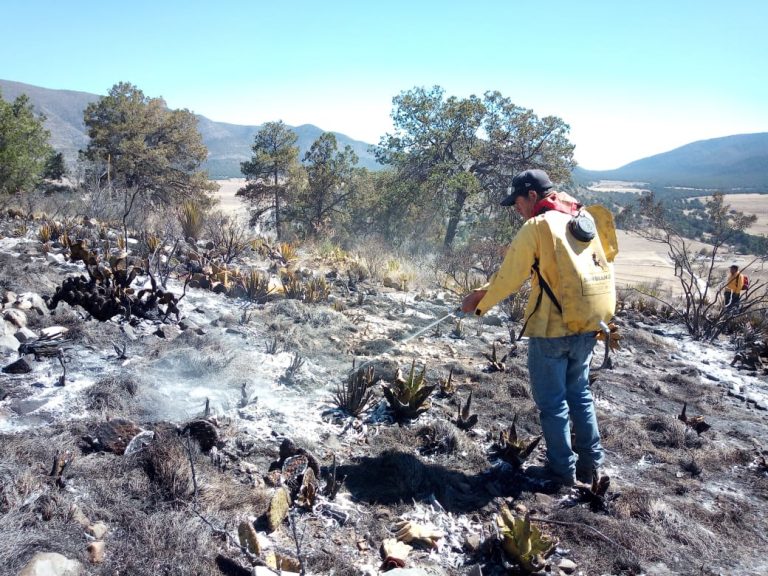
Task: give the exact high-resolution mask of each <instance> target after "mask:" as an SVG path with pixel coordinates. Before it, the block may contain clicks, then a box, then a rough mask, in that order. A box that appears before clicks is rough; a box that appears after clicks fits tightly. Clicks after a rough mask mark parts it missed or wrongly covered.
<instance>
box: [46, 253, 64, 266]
mask: <svg viewBox="0 0 768 576" xmlns="http://www.w3.org/2000/svg"><path fill="white" fill-rule="evenodd" d="M45 260H46V261H47V262H48V264H64V262H65V259H64V254H57V253H56V252H46V254H45Z"/></svg>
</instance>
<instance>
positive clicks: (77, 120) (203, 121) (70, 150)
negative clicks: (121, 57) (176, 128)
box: [0, 80, 381, 178]
mask: <svg viewBox="0 0 768 576" xmlns="http://www.w3.org/2000/svg"><path fill="white" fill-rule="evenodd" d="M0 94H2V97H3V99H4V100H8V101H11V100H14V99H15V98H16V97H17V96H19V95H21V94H26V95H27V96H28V97H29V100H30V102H31V103H32V104H33V105H34V107H35V110H36V111H37V112H40V113H42V114H44V115H45V117H46V121H45V126H46V128H47V129H48V130H49V131H50V133H51V139H50V143H51V146H53V147H54V148H55V149H56V150H57V151H59V152H62V153H63V154H64V158H65V159H66V160H67V162H70V163H71V162H74V161H75V159H76V158H77V152H78V150H81V149H84V148H85V147H86V146H87V145H88V134H87V131H86V128H85V124H84V122H83V111H84V110H85V108H86V106H88V104H90V103H91V102H95V101H96V100H98V99H99V98H101V96H100V95H98V94H91V93H88V92H77V91H74V90H53V89H50V88H41V87H39V86H32V85H30V84H23V83H21V82H12V81H10V80H0ZM196 116H197V120H198V129H199V130H200V134H201V135H202V137H203V143H204V144H205V145H206V147H207V148H208V161H207V163H206V166H205V168H206V169H207V170H208V173H209V175H210V176H211V178H238V177H242V174H241V173H240V162H243V161H244V160H248V159H249V158H250V157H251V155H252V152H251V145H252V144H253V137H254V135H255V134H256V133H257V132H258V131H259V129H260V128H261V126H244V125H238V124H228V123H226V122H215V121H213V120H211V119H209V118H206V117H205V116H201V115H199V114H197V115H196ZM289 128H291V129H292V130H293V131H294V132H295V133H296V135H297V137H298V140H297V145H298V147H299V155H300V157H303V156H304V153H305V152H306V151H307V150H309V148H310V147H311V146H312V143H313V142H314V141H315V140H317V138H318V137H319V136H320V135H321V134H322V133H323V132H325V130H322V129H321V128H318V127H317V126H313V125H312V124H302V125H301V126H289ZM333 134H334V135H335V136H336V140H337V142H338V145H339V148H340V149H342V148H344V146H347V145H349V146H351V147H352V150H354V152H355V154H357V156H358V158H359V164H358V165H359V166H362V167H365V168H370V169H377V168H381V166H380V165H379V164H378V163H377V162H376V159H375V158H374V156H373V154H372V153H371V151H370V148H371V145H370V144H368V143H366V142H361V141H360V140H353V139H352V138H350V137H349V136H346V135H344V134H340V133H338V132H334V133H333Z"/></svg>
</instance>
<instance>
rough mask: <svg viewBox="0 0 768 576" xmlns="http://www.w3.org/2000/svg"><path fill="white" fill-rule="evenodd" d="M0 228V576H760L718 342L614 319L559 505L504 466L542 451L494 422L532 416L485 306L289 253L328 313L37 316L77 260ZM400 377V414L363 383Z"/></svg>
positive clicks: (313, 307) (757, 468)
mask: <svg viewBox="0 0 768 576" xmlns="http://www.w3.org/2000/svg"><path fill="white" fill-rule="evenodd" d="M0 234H2V236H3V238H2V239H0V297H2V302H3V321H2V322H0V330H2V332H0V363H1V364H2V366H3V367H4V368H3V374H2V375H1V376H0V378H1V379H0V573H1V574H9V575H11V574H19V573H20V572H21V571H22V570H23V569H24V567H25V566H27V570H28V571H27V572H24V573H25V574H32V573H34V572H31V571H29V570H31V566H30V565H35V564H37V565H40V564H41V563H43V562H45V561H51V562H54V563H58V564H57V567H56V568H53V570H54V571H52V572H46V573H50V574H65V573H67V572H66V570H67V569H70V568H71V570H73V571H72V572H71V573H80V574H109V575H115V574H120V575H128V574H131V575H133V574H139V575H155V574H173V575H178V574H201V575H202V574H249V573H253V572H256V573H259V574H261V573H264V574H267V573H273V572H275V571H278V570H279V567H280V566H282V571H283V573H290V572H301V571H304V572H305V573H307V574H337V575H342V574H349V575H352V574H378V573H380V571H382V570H383V569H384V568H391V567H393V566H395V565H396V564H398V562H396V561H395V560H396V559H390V562H389V565H388V566H384V564H386V563H385V562H384V558H383V553H382V544H383V543H384V542H385V541H386V542H387V550H388V551H389V552H390V553H392V554H391V555H393V556H398V555H399V556H403V558H401V560H403V562H401V563H400V564H404V566H402V567H399V566H398V567H395V568H393V569H391V570H390V571H389V573H390V574H395V575H397V574H400V575H403V574H410V575H419V574H429V575H470V574H472V575H479V574H485V575H494V574H516V573H525V572H526V570H527V571H529V572H530V571H536V570H539V571H540V572H541V573H542V574H545V573H546V574H589V575H591V574H705V575H710V574H764V573H766V572H768V559H767V558H766V555H765V550H766V549H768V547H767V546H766V536H765V534H766V533H768V531H767V530H766V528H768V519H767V518H768V514H766V512H767V511H768V466H766V460H765V457H766V454H768V451H767V450H768V447H766V446H765V445H764V443H765V442H766V440H765V439H766V438H767V437H768V435H766V430H767V429H768V426H767V423H768V412H766V407H767V405H768V403H766V400H765V398H766V396H765V393H766V390H768V387H767V386H766V382H765V378H766V376H765V375H764V374H763V373H762V372H761V371H757V370H751V371H750V370H746V369H744V368H743V367H742V369H739V367H740V366H741V363H736V365H735V366H731V361H732V360H733V359H734V356H735V353H736V351H735V349H734V345H733V343H732V342H731V341H729V340H728V339H723V341H721V342H718V343H716V344H714V345H708V344H707V345H705V344H700V343H695V342H691V341H690V340H689V339H688V338H687V337H686V336H685V335H684V334H682V331H681V329H680V327H679V326H676V325H675V324H673V323H670V322H668V321H666V320H664V319H662V318H658V317H655V316H653V315H650V314H649V312H648V310H647V309H646V308H643V312H642V313H641V312H640V311H639V310H637V309H635V308H636V307H635V306H633V305H632V303H631V302H625V308H624V310H622V311H621V312H620V313H619V315H618V317H617V319H616V323H617V324H618V325H619V327H620V333H621V335H622V340H621V342H622V349H621V350H619V351H617V352H615V353H614V354H612V356H611V363H612V367H611V368H604V369H602V370H599V371H598V370H596V371H595V372H594V375H595V376H596V379H595V382H594V383H593V392H594V395H595V397H596V404H597V409H598V417H599V421H600V425H601V431H602V434H603V438H604V445H605V448H606V450H607V452H608V458H607V462H606V473H607V475H608V477H609V478H610V485H609V487H608V488H607V491H606V490H604V489H605V486H603V487H602V489H601V488H600V487H598V489H597V490H591V487H588V486H577V487H575V488H560V487H558V486H555V485H553V484H551V483H548V482H547V481H542V480H537V479H535V478H533V477H531V476H530V475H528V474H526V472H525V470H524V469H525V468H526V467H527V466H529V465H535V464H540V463H541V460H542V458H543V446H542V445H538V446H536V447H535V448H534V449H533V451H532V453H531V454H530V456H529V457H528V458H527V459H526V460H525V462H524V463H523V464H522V466H518V465H517V464H518V462H517V461H516V459H515V457H514V456H515V454H517V452H516V451H515V450H514V449H513V448H514V442H512V441H511V440H510V428H511V426H512V425H513V423H514V425H515V432H516V434H517V439H518V440H519V442H520V444H521V446H523V447H525V446H528V445H530V444H531V442H532V441H533V440H534V439H535V437H536V436H537V435H538V434H539V425H538V420H537V413H536V410H535V407H534V404H533V402H532V400H531V398H530V393H529V390H528V387H527V369H526V367H525V366H526V363H525V360H526V342H525V341H524V340H523V341H520V342H512V341H511V340H510V328H511V329H513V330H514V329H519V324H509V323H508V321H507V320H506V318H505V316H504V314H503V313H502V312H501V311H499V314H497V315H492V316H490V317H489V318H487V319H486V320H484V321H483V322H480V321H478V320H475V319H466V320H464V321H462V322H461V323H459V322H458V321H457V320H456V319H455V318H453V317H448V318H446V319H445V320H444V321H443V322H439V323H438V322H437V320H439V319H440V318H443V317H446V316H447V315H449V314H450V311H451V310H452V309H454V308H455V307H456V305H457V303H458V299H457V298H456V297H455V296H451V295H450V294H449V293H446V292H443V291H440V290H436V289H434V288H432V287H431V286H430V285H429V284H428V283H427V282H423V283H421V285H418V286H416V287H413V286H411V287H410V289H406V290H401V288H406V286H405V285H404V283H403V282H401V283H400V284H399V285H398V282H392V281H391V279H389V280H387V279H386V278H377V279H372V278H367V279H358V280H359V281H355V282H352V281H351V276H350V275H347V274H345V273H344V270H343V267H344V263H343V262H340V261H335V262H330V261H328V260H320V259H317V258H312V257H310V255H308V254H304V255H303V258H302V259H300V260H299V261H298V262H297V263H296V264H295V266H296V268H298V269H304V270H305V271H314V272H315V273H316V274H318V275H323V276H324V277H327V279H328V282H329V285H330V287H331V290H330V297H329V299H328V300H327V301H323V302H319V303H311V304H310V303H306V302H302V301H299V300H291V299H286V298H283V297H282V296H277V295H275V296H272V297H270V298H267V299H265V300H264V301H263V302H258V303H253V302H250V303H249V302H248V301H246V300H244V299H242V298H232V297H227V296H225V295H223V294H216V293H214V292H212V291H211V290H208V289H203V288H192V287H190V286H189V285H188V286H187V287H186V288H184V286H183V284H182V283H181V282H180V281H178V280H172V281H171V282H170V283H169V285H168V288H169V289H170V291H171V292H172V293H173V294H175V296H176V297H177V298H178V301H177V307H178V310H179V319H178V321H177V320H176V318H175V315H173V314H169V315H168V317H164V316H165V315H164V314H159V315H156V316H155V317H153V316H152V315H151V314H148V315H147V317H145V318H136V317H133V316H132V317H131V321H126V320H125V319H119V317H115V318H113V319H112V320H109V321H105V322H100V321H97V320H95V319H93V318H91V314H88V313H86V312H85V311H84V310H83V308H82V307H81V306H75V307H71V306H70V305H68V304H66V303H59V304H58V305H57V307H56V309H55V311H54V312H53V313H52V312H51V311H50V310H49V308H48V306H47V305H46V302H45V300H44V299H43V297H51V296H52V295H53V294H54V293H55V290H56V287H57V286H61V285H62V283H63V281H64V279H65V278H67V277H72V276H76V275H80V274H83V273H84V264H83V263H82V262H77V263H73V262H70V261H69V257H68V256H65V255H66V253H67V250H65V249H63V248H59V247H57V246H56V245H55V244H53V245H49V246H47V247H46V248H45V249H43V246H42V244H41V242H40V241H39V239H38V237H37V235H36V231H35V230H34V228H33V227H30V229H29V230H27V231H26V232H25V233H24V234H19V230H18V223H15V222H14V221H10V220H4V221H2V222H0ZM19 236H20V237H19ZM251 263H252V264H253V265H255V266H262V267H263V268H264V269H265V270H268V269H269V267H270V265H271V264H270V262H269V259H268V258H266V257H263V258H261V259H260V258H258V257H256V256H253V260H252V262H251ZM411 284H413V282H411ZM134 286H135V287H136V288H137V290H138V289H141V288H142V287H144V288H148V287H149V279H148V278H146V277H143V276H137V278H136V279H135V283H134ZM182 294H183V297H182ZM163 310H164V308H161V311H163ZM63 329H66V331H65V330H63ZM494 350H495V357H494ZM602 350H603V348H602V345H598V346H597V348H596V351H597V354H596V358H595V360H594V365H595V367H598V365H599V364H600V363H601V361H602ZM19 359H22V360H24V363H23V364H22V363H19V362H18V360H19ZM353 361H355V362H356V364H355V368H356V369H358V368H362V369H368V368H373V369H374V374H375V377H374V381H375V383H374V384H373V386H372V387H371V389H370V390H371V392H372V397H371V399H370V401H369V403H368V404H367V406H366V408H365V409H364V410H363V411H362V412H361V413H360V414H359V416H358V417H352V416H350V415H349V414H348V413H345V412H344V411H343V410H341V409H339V407H338V402H337V401H335V399H334V398H335V396H338V395H339V394H340V393H341V392H342V391H343V390H344V389H345V386H346V382H347V381H348V377H349V376H350V375H351V374H354V373H355V372H354V371H353V369H352V366H353ZM414 362H415V373H416V375H417V376H418V374H419V373H420V372H421V370H422V369H423V368H424V367H426V372H425V381H426V383H427V384H428V385H434V386H435V389H434V391H433V392H432V393H431V395H430V398H429V400H428V404H429V408H428V409H426V410H425V411H423V412H422V413H421V414H419V415H418V416H417V417H416V418H413V419H400V421H398V418H396V415H395V414H394V413H393V411H392V409H391V407H390V404H389V403H388V402H387V400H386V399H385V397H384V394H383V390H384V387H385V386H389V387H392V386H394V385H395V381H396V378H397V370H398V368H400V369H401V370H402V372H403V373H404V376H405V377H407V376H408V372H409V370H410V367H411V365H412V363H414ZM24 365H26V367H25V366H24ZM449 377H450V381H449ZM470 394H471V405H470V406H469V409H468V410H465V411H464V413H463V414H462V408H466V405H467V401H468V399H469V397H470ZM684 405H686V406H687V408H686V416H687V419H688V425H687V424H686V423H684V422H683V421H681V419H680V418H679V415H680V413H681V410H682V408H683V406H684ZM473 415H476V416H477V418H476V420H477V421H476V423H474V424H472V423H471V422H472V420H473V418H472V416H473ZM699 416H701V417H702V418H697V417H699ZM702 420H703V422H704V423H705V424H706V425H708V426H709V428H708V429H706V430H705V428H706V426H704V425H702V424H701V421H702ZM309 470H311V471H312V472H309ZM313 477H315V479H314V480H313ZM504 508H507V509H509V510H510V511H511V514H512V515H513V516H514V517H515V518H517V519H519V520H523V519H524V518H525V517H526V514H527V515H528V519H529V522H530V524H531V525H532V526H533V527H534V528H535V529H538V530H540V531H541V532H542V533H543V534H544V535H545V536H546V537H547V538H549V539H550V540H551V541H552V543H553V544H554V546H553V547H549V548H550V549H549V550H548V554H547V555H546V557H543V556H542V557H539V558H536V559H534V560H533V562H532V564H533V565H529V566H528V567H527V568H524V567H523V566H521V564H520V563H519V562H517V561H515V560H514V559H513V558H511V557H510V556H509V555H508V554H507V553H506V552H505V548H504V546H503V545H502V538H501V534H500V530H499V526H498V523H497V518H498V517H499V515H500V511H501V510H502V509H504ZM404 522H408V524H404ZM398 535H399V536H398ZM398 537H399V539H400V540H401V541H403V543H404V544H407V545H408V546H411V549H410V550H409V551H408V553H407V555H406V554H404V553H403V550H402V549H400V550H399V551H398V550H397V549H395V548H392V546H393V545H394V544H393V540H392V539H394V540H395V541H396V540H397V539H398ZM241 543H243V546H241ZM393 550H394V552H393ZM41 554H49V556H41ZM68 566H69V567H70V568H67V567H68ZM276 566H277V567H278V568H277V569H276V568H275V567H276Z"/></svg>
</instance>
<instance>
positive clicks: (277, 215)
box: [275, 170, 280, 241]
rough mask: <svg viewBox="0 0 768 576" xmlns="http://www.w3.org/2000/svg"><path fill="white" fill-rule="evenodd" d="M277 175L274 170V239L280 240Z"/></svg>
mask: <svg viewBox="0 0 768 576" xmlns="http://www.w3.org/2000/svg"><path fill="white" fill-rule="evenodd" d="M278 179H279V178H278V175H277V170H275V237H276V238H277V240H278V241H279V240H280V187H279V186H278Z"/></svg>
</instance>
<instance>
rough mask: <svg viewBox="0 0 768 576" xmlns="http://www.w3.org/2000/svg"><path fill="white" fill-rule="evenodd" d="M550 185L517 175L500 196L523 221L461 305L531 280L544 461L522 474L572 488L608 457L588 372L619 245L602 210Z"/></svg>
mask: <svg viewBox="0 0 768 576" xmlns="http://www.w3.org/2000/svg"><path fill="white" fill-rule="evenodd" d="M553 188H554V186H553V184H552V182H551V181H550V179H549V176H548V175H547V173H546V172H544V171H543V170H526V171H524V172H521V173H520V174H517V175H516V176H515V177H514V178H513V180H512V193H511V194H510V195H509V196H508V197H507V198H505V199H504V200H503V201H502V203H501V204H502V206H514V207H515V209H516V210H517V212H518V213H519V214H520V215H521V216H522V217H523V218H525V219H526V221H525V222H524V223H523V225H522V227H521V228H520V230H519V231H518V233H517V235H516V236H515V237H514V239H513V240H512V242H511V244H510V245H509V248H508V249H507V253H506V256H505V258H504V262H503V263H502V264H501V267H500V268H499V270H498V272H496V274H495V275H494V276H493V277H492V278H491V280H490V282H489V283H488V284H487V285H486V286H484V287H483V288H481V289H479V290H476V291H474V292H471V293H470V294H468V295H467V296H466V297H465V298H464V300H463V302H462V306H461V310H462V311H463V312H465V313H474V314H476V315H483V314H485V313H486V312H487V311H488V310H489V309H490V308H492V307H493V306H495V305H496V304H498V303H499V302H501V301H502V300H504V299H505V298H507V297H508V296H510V295H511V294H513V293H514V292H516V291H517V290H518V289H519V288H520V287H521V286H522V285H523V283H524V282H525V281H526V280H528V279H529V278H530V279H531V294H530V297H529V300H528V305H527V307H526V311H525V318H526V320H525V324H524V325H523V328H522V330H521V336H522V335H523V334H525V335H527V336H529V342H528V372H529V378H530V385H531V392H532V394H533V398H534V401H535V402H536V406H537V407H538V409H539V418H540V422H541V428H542V432H543V434H544V440H545V441H546V444H547V463H546V466H544V467H529V468H527V469H526V473H528V474H529V475H531V476H540V477H543V478H546V479H548V480H551V481H553V482H556V483H557V484H560V485H565V486H571V485H573V484H574V483H575V481H576V480H579V481H582V482H591V481H592V475H593V473H595V472H597V471H598V470H599V468H600V466H601V465H602V464H603V460H604V458H605V455H604V452H603V447H602V445H601V443H600V432H599V430H598V426H597V416H596V414H595V407H594V403H593V400H592V393H591V391H590V388H589V381H588V376H589V363H590V360H591V358H592V349H593V348H594V345H595V336H596V334H597V331H598V330H600V328H601V326H600V323H601V322H604V323H605V322H608V321H609V320H610V319H611V318H612V317H613V314H614V312H615V307H616V289H615V284H614V275H613V264H612V262H613V259H614V257H615V256H616V253H617V252H618V246H617V243H616V235H615V228H614V226H613V217H612V216H611V214H610V212H609V211H608V210H607V209H606V208H604V207H602V206H590V207H589V208H583V207H582V205H581V204H580V203H578V202H577V201H576V199H574V198H572V197H571V196H569V195H568V194H565V193H562V192H556V191H555V190H554V189H553ZM569 421H570V423H572V424H573V432H574V442H573V444H571V431H570V427H569Z"/></svg>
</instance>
